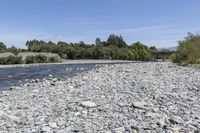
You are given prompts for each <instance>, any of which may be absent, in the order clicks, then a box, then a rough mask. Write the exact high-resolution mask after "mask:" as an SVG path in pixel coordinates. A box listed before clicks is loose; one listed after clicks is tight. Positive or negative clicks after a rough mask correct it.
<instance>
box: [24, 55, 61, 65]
mask: <svg viewBox="0 0 200 133" xmlns="http://www.w3.org/2000/svg"><path fill="white" fill-rule="evenodd" d="M55 62H59V59H58V57H49V58H48V57H47V56H45V55H36V56H27V57H26V60H25V63H26V64H31V63H55Z"/></svg>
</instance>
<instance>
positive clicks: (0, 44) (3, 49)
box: [0, 42, 7, 52]
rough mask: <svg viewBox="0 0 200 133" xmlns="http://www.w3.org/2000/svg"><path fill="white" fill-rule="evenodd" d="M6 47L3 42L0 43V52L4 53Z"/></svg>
mask: <svg viewBox="0 0 200 133" xmlns="http://www.w3.org/2000/svg"><path fill="white" fill-rule="evenodd" d="M6 49H7V48H6V45H5V44H4V43H3V42H0V52H6Z"/></svg>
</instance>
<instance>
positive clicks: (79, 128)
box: [74, 126, 83, 133]
mask: <svg viewBox="0 0 200 133" xmlns="http://www.w3.org/2000/svg"><path fill="white" fill-rule="evenodd" d="M74 132H75V133H78V132H83V127H82V126H76V127H75V128H74Z"/></svg>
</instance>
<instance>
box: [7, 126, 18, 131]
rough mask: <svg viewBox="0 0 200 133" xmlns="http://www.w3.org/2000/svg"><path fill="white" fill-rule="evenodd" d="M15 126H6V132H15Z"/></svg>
mask: <svg viewBox="0 0 200 133" xmlns="http://www.w3.org/2000/svg"><path fill="white" fill-rule="evenodd" d="M15 131H16V128H14V127H12V128H8V132H15Z"/></svg>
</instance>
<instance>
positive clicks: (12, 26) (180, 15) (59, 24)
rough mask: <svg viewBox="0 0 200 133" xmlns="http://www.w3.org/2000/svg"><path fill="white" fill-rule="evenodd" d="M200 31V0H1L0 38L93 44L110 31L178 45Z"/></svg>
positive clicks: (157, 43)
mask: <svg viewBox="0 0 200 133" xmlns="http://www.w3.org/2000/svg"><path fill="white" fill-rule="evenodd" d="M188 32H192V33H194V34H196V33H199V32H200V0H1V1H0V42H4V43H5V44H6V45H7V46H9V47H10V46H12V45H15V46H17V47H21V48H24V47H25V42H26V41H27V40H32V39H38V40H45V41H50V40H51V41H54V42H58V41H66V42H79V41H84V42H85V43H94V41H95V39H96V38H97V37H99V38H101V40H102V41H106V40H107V38H108V36H109V35H110V34H116V35H122V36H123V38H124V40H125V41H126V42H127V43H128V44H132V43H133V42H136V41H140V42H142V43H145V44H146V45H148V46H156V47H158V48H168V47H173V46H176V45H177V42H178V41H179V40H182V39H183V38H184V37H185V36H187V33H188Z"/></svg>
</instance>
